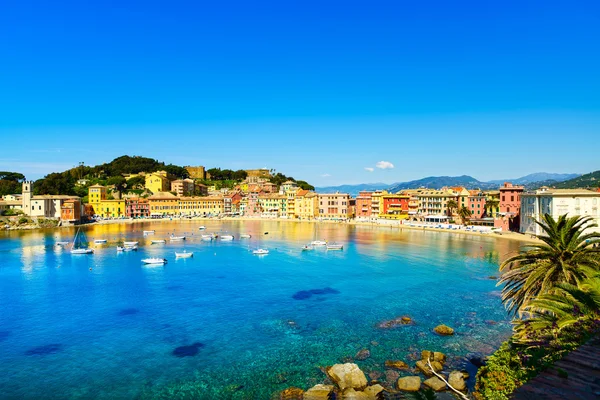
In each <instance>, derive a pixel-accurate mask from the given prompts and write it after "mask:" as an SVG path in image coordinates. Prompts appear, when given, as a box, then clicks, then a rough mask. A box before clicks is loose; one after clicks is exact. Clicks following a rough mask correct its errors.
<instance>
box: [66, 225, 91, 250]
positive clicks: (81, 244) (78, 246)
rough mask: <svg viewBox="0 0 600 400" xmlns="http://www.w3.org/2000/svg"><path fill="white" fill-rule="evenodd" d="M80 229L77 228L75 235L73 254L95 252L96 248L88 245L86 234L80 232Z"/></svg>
mask: <svg viewBox="0 0 600 400" xmlns="http://www.w3.org/2000/svg"><path fill="white" fill-rule="evenodd" d="M80 231H81V228H77V233H75V237H74V238H73V247H71V254H93V253H94V249H90V248H89V247H87V240H84V239H85V234H84V233H80ZM82 238H83V239H82Z"/></svg>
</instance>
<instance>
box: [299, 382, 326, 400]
mask: <svg viewBox="0 0 600 400" xmlns="http://www.w3.org/2000/svg"><path fill="white" fill-rule="evenodd" d="M332 393H333V385H323V384H318V385H315V386H313V387H311V388H310V389H308V390H307V391H306V392H305V393H304V400H329V398H330V397H331V394H332Z"/></svg>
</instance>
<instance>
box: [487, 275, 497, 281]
mask: <svg viewBox="0 0 600 400" xmlns="http://www.w3.org/2000/svg"><path fill="white" fill-rule="evenodd" d="M488 279H492V280H496V279H498V277H497V276H494V275H490V276H488Z"/></svg>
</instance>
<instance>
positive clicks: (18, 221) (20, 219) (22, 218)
mask: <svg viewBox="0 0 600 400" xmlns="http://www.w3.org/2000/svg"><path fill="white" fill-rule="evenodd" d="M29 222H30V220H29V218H27V217H21V218H19V219H18V220H17V223H18V224H19V225H23V224H27V223H29Z"/></svg>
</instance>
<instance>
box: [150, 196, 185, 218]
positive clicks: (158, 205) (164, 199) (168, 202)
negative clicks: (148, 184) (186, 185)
mask: <svg viewBox="0 0 600 400" xmlns="http://www.w3.org/2000/svg"><path fill="white" fill-rule="evenodd" d="M148 206H149V208H150V216H151V217H152V216H155V217H156V216H162V215H177V214H179V197H177V196H175V195H174V194H172V193H169V192H159V193H156V194H154V195H152V196H150V197H148Z"/></svg>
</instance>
